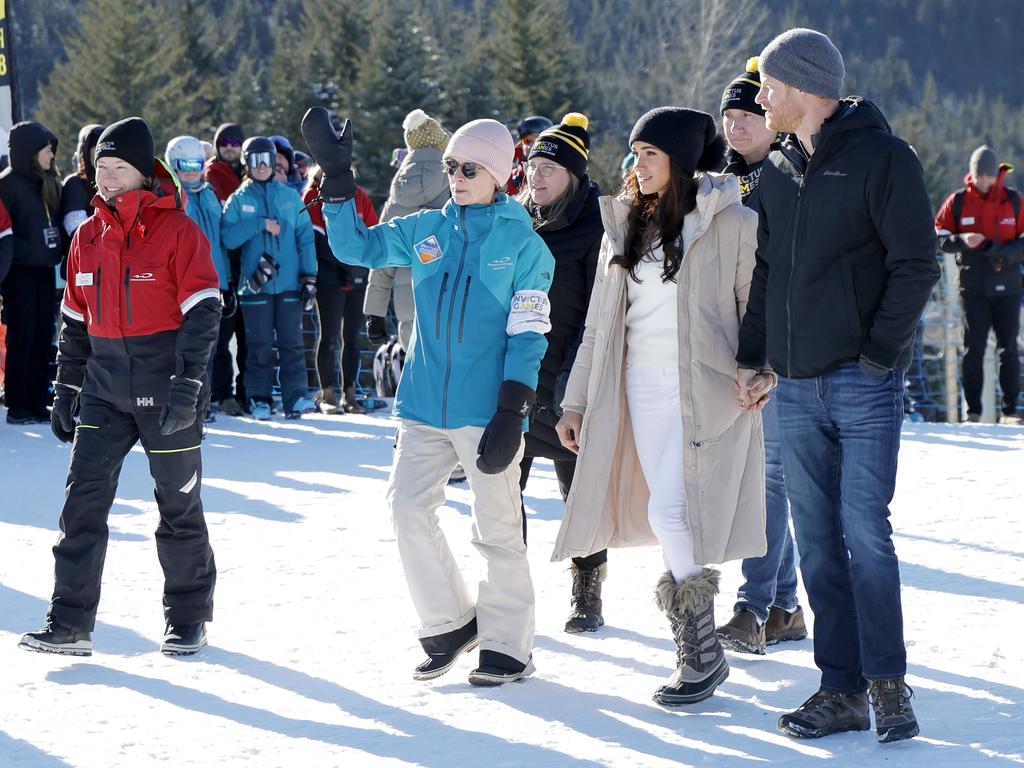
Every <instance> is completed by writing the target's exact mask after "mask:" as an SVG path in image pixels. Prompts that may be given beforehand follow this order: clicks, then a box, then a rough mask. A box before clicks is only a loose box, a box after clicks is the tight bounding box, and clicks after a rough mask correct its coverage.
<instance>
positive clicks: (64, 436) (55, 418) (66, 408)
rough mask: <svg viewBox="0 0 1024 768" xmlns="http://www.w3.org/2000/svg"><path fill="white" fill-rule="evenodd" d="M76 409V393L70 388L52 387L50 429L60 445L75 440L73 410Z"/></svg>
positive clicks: (61, 385) (63, 386) (56, 385)
mask: <svg viewBox="0 0 1024 768" xmlns="http://www.w3.org/2000/svg"><path fill="white" fill-rule="evenodd" d="M76 408H78V392H77V391H75V390H74V389H72V388H71V387H69V386H67V385H65V384H60V383H55V384H54V385H53V410H52V411H50V429H51V430H53V434H54V435H55V436H56V438H57V439H58V440H60V441H61V442H62V443H70V442H71V441H72V440H74V439H75V409H76Z"/></svg>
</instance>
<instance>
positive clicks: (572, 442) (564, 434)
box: [555, 411, 583, 453]
mask: <svg viewBox="0 0 1024 768" xmlns="http://www.w3.org/2000/svg"><path fill="white" fill-rule="evenodd" d="M582 430H583V414H582V413H577V412H576V411H565V412H564V413H563V414H562V418H561V419H559V420H558V423H557V424H555V434H557V435H558V440H559V442H561V444H562V447H563V448H565V449H566V450H567V451H572V452H573V453H579V452H580V432H581V431H582Z"/></svg>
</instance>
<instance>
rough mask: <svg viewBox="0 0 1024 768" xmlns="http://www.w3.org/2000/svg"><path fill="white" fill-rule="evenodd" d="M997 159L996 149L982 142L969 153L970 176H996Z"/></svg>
mask: <svg viewBox="0 0 1024 768" xmlns="http://www.w3.org/2000/svg"><path fill="white" fill-rule="evenodd" d="M998 175H999V159H998V158H997V157H996V151H995V150H994V149H992V147H990V146H988V145H987V144H982V145H981V146H980V147H978V148H977V149H976V150H974V152H972V153H971V176H972V177H974V178H975V179H976V178H978V177H979V176H998Z"/></svg>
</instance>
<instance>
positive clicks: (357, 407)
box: [341, 387, 366, 413]
mask: <svg viewBox="0 0 1024 768" xmlns="http://www.w3.org/2000/svg"><path fill="white" fill-rule="evenodd" d="M341 408H342V410H344V411H345V413H366V409H365V408H363V406H362V405H361V404H360V403H359V400H357V399H356V388H355V387H345V389H344V391H342V393H341Z"/></svg>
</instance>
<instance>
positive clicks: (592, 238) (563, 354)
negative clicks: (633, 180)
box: [526, 176, 604, 460]
mask: <svg viewBox="0 0 1024 768" xmlns="http://www.w3.org/2000/svg"><path fill="white" fill-rule="evenodd" d="M600 195H601V191H600V190H599V189H598V187H597V185H596V184H595V183H594V182H592V181H591V180H590V179H589V178H588V177H586V176H584V177H583V179H582V183H581V184H580V191H579V193H578V194H577V195H576V199H575V200H573V202H572V204H571V205H570V206H569V208H568V210H567V211H566V212H565V215H564V216H563V217H562V218H561V219H559V220H558V221H554V222H551V223H550V224H547V225H545V226H544V227H542V228H541V229H538V230H537V234H538V235H540V236H541V238H542V239H543V240H544V244H545V245H547V247H548V248H549V249H550V250H551V253H552V255H553V256H554V257H555V274H554V276H553V277H552V280H551V289H550V290H549V291H548V299H549V301H550V303H551V330H550V331H549V332H548V334H547V340H548V350H547V352H546V353H545V354H544V358H543V359H542V360H541V363H540V375H539V377H538V380H537V408H536V410H535V412H534V415H533V418H532V419H531V420H530V431H529V432H527V433H526V455H527V456H534V457H538V456H540V457H544V458H548V459H563V460H564V459H569V460H571V459H574V458H575V455H574V454H572V453H571V452H569V451H567V450H566V449H565V448H563V447H562V444H561V443H560V442H559V441H558V435H556V434H555V424H557V423H558V416H557V415H556V414H555V411H554V410H553V409H554V406H555V405H556V403H555V402H554V397H555V394H554V391H555V380H556V379H557V378H558V375H559V374H560V373H562V371H569V370H570V369H571V368H572V364H573V361H574V360H575V359H576V350H577V349H578V348H579V345H580V341H581V340H582V338H583V326H584V323H585V322H586V319H587V307H588V306H589V305H590V294H591V292H592V291H593V288H594V275H595V274H596V272H597V255H598V252H599V251H600V249H601V237H602V236H603V235H604V226H603V225H602V223H601V210H600V208H599V207H598V204H597V199H598V197H599V196H600Z"/></svg>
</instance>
